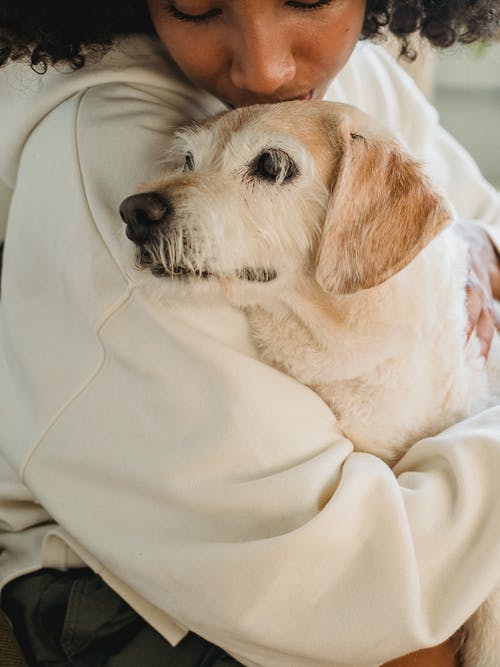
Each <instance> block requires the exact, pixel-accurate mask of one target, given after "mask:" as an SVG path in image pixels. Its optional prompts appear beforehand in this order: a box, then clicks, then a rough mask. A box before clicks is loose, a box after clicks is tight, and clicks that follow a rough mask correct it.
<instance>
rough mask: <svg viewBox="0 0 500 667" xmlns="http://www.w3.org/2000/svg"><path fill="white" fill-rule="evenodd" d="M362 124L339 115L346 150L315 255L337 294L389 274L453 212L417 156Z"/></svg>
mask: <svg viewBox="0 0 500 667" xmlns="http://www.w3.org/2000/svg"><path fill="white" fill-rule="evenodd" d="M357 126H358V124H357V123H356V124H355V123H354V122H353V120H352V119H351V118H349V117H348V116H345V117H343V119H342V121H341V122H340V123H338V121H337V122H336V123H335V127H334V134H335V137H334V138H333V139H332V140H333V141H334V143H335V147H334V148H335V151H334V152H335V153H337V154H338V150H339V141H340V144H341V151H342V156H341V157H340V163H339V165H338V168H337V173H336V178H333V179H332V180H333V181H334V182H333V184H332V188H331V194H330V202H329V206H328V210H327V214H326V220H325V225H324V228H323V234H322V238H321V241H320V246H319V250H318V255H317V259H316V261H317V263H316V280H317V282H318V283H319V285H320V286H321V287H322V288H323V289H324V290H326V291H330V292H334V293H336V294H352V293H354V292H357V291H358V290H361V289H367V288H369V287H374V286H375V285H378V284H380V283H382V282H384V281H385V280H387V279H388V278H390V277H391V276H392V275H394V274H395V273H397V272H398V271H400V270H401V269H402V268H403V267H405V266H406V265H407V264H409V263H410V262H411V261H412V259H414V258H415V257H416V256H417V254H418V253H419V252H420V251H421V250H422V249H423V248H424V247H425V246H426V245H427V244H428V243H429V242H430V241H431V240H432V239H433V238H434V237H435V236H436V235H437V234H438V233H439V231H441V229H443V228H444V227H445V226H446V224H447V223H448V222H449V220H450V216H451V214H450V212H449V210H448V209H447V207H446V205H445V203H444V201H443V199H442V198H441V197H440V196H439V194H438V193H437V192H436V191H435V190H434V189H433V188H432V186H431V184H430V182H429V180H428V178H427V177H426V176H425V175H424V173H423V171H422V168H421V167H420V165H419V164H418V162H417V161H416V160H414V159H412V158H411V157H410V156H409V155H408V154H407V153H405V152H404V150H403V149H402V147H401V146H400V145H399V144H398V143H397V142H396V141H395V140H393V139H392V138H389V137H388V136H382V135H379V134H378V133H377V132H373V131H371V130H370V129H368V131H364V130H366V128H361V129H359V130H358V129H357ZM332 129H333V128H332Z"/></svg>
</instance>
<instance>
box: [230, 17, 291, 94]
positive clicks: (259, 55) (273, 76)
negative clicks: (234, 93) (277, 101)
mask: <svg viewBox="0 0 500 667" xmlns="http://www.w3.org/2000/svg"><path fill="white" fill-rule="evenodd" d="M295 73H296V64H295V58H294V55H293V52H292V48H291V45H290V44H289V43H288V41H287V40H286V39H280V38H279V37H277V36H276V35H271V34H269V32H268V31H265V30H262V29H260V28H259V27H258V26H255V27H253V28H247V30H245V31H244V32H243V34H242V33H241V32H240V39H239V40H238V42H236V43H235V44H234V47H233V49H232V61H231V71H230V76H231V81H232V83H233V85H234V86H235V87H236V88H239V89H240V90H243V91H245V92H248V93H252V94H254V95H260V96H263V97H264V96H267V97H271V96H273V94H275V93H277V92H278V91H279V90H280V89H281V88H284V87H286V85H287V84H288V83H289V82H291V81H293V79H294V77H295Z"/></svg>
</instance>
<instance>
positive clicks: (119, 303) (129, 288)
mask: <svg viewBox="0 0 500 667" xmlns="http://www.w3.org/2000/svg"><path fill="white" fill-rule="evenodd" d="M88 91H89V88H88V87H87V88H86V89H85V90H83V91H82V92H81V94H80V99H79V101H78V105H77V109H76V112H75V118H74V143H75V152H76V161H77V168H78V172H79V175H80V184H81V192H82V196H83V199H84V204H85V205H86V207H87V211H88V213H89V217H90V219H91V221H92V224H93V226H94V228H95V230H96V232H97V234H98V236H99V238H100V239H101V242H102V244H103V246H104V248H105V249H106V252H107V253H108V255H109V257H110V259H111V260H112V262H113V263H114V265H115V266H116V268H117V270H118V271H119V272H120V274H121V275H122V277H123V280H124V282H125V284H126V290H125V293H124V294H122V295H121V296H120V298H118V300H115V301H114V302H113V303H112V305H111V306H110V307H109V308H108V309H107V312H105V314H104V316H103V317H102V318H101V322H100V324H99V325H98V326H97V328H96V330H95V338H96V339H97V342H98V345H99V347H100V354H101V359H100V360H99V362H98V363H97V366H96V367H95V368H94V370H93V371H92V372H91V373H90V375H89V376H88V377H87V378H86V379H85V380H84V381H83V382H82V383H81V384H80V386H79V387H78V388H77V389H76V390H75V391H74V392H73V393H72V394H71V395H70V397H69V398H68V399H67V400H66V401H64V402H63V404H62V405H61V406H60V407H59V409H58V410H56V411H55V413H54V414H53V416H52V417H51V418H50V419H49V421H48V424H47V426H46V427H45V429H44V430H43V431H42V433H41V435H40V436H39V438H38V439H37V440H36V441H35V442H34V444H33V446H32V447H31V449H30V450H29V452H28V453H27V454H26V456H25V458H24V461H23V463H22V465H21V467H20V471H19V476H20V479H21V481H22V482H23V483H24V484H27V482H26V473H27V468H28V466H29V464H30V462H31V460H32V458H33V457H34V455H35V454H36V452H37V450H38V448H39V447H40V445H41V444H42V442H43V441H44V439H45V437H46V436H47V434H48V433H49V432H50V431H51V430H52V428H53V427H54V426H55V425H56V424H57V422H58V421H59V419H60V418H61V417H62V415H63V414H64V413H65V412H66V410H67V409H68V408H69V407H70V406H71V405H72V403H73V402H74V401H76V400H77V398H78V397H79V396H80V395H81V394H83V392H84V391H85V390H86V389H87V388H88V387H89V386H90V385H91V384H92V382H93V381H94V380H95V379H96V378H97V376H98V375H99V373H100V372H101V370H102V369H103V367H104V365H105V363H106V361H107V359H108V353H107V350H106V346H105V345H104V343H103V341H102V337H101V334H102V331H103V329H104V328H105V326H106V325H107V324H108V322H109V321H110V320H111V319H112V317H113V316H114V315H115V314H116V313H117V312H118V311H119V310H120V309H121V308H122V307H123V306H124V305H125V304H126V303H127V302H128V301H130V299H131V298H132V296H133V294H134V291H135V287H134V286H133V285H132V283H131V281H130V279H129V277H128V276H127V275H126V273H124V271H123V270H122V269H121V267H120V265H119V264H118V262H117V260H116V258H115V256H114V255H113V253H112V252H111V249H110V248H109V246H108V244H107V243H106V241H105V239H104V237H103V236H102V234H101V232H100V230H99V227H98V226H97V224H96V220H95V216H94V213H93V211H92V207H91V206H90V202H89V197H88V193H87V189H86V187H85V180H84V178H83V171H82V163H81V159H80V151H79V142H78V120H79V113H80V107H81V104H82V101H83V99H84V97H85V95H86V94H87V92H88Z"/></svg>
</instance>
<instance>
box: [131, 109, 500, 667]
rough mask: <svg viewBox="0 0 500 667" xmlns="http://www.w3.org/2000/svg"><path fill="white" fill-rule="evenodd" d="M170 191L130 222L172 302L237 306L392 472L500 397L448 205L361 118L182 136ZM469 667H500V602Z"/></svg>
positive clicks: (321, 116)
mask: <svg viewBox="0 0 500 667" xmlns="http://www.w3.org/2000/svg"><path fill="white" fill-rule="evenodd" d="M166 174H167V175H166V176H164V177H163V178H161V180H159V181H158V182H156V183H152V184H149V185H147V186H146V187H144V188H143V189H142V191H141V192H139V193H138V194H135V195H132V196H130V197H127V198H126V199H125V200H124V201H123V202H122V204H121V207H120V214H121V217H122V219H123V221H124V222H125V224H126V235H127V237H128V239H130V240H131V241H132V242H133V243H134V244H135V248H136V251H135V252H136V258H135V259H136V265H137V267H138V268H140V269H147V270H149V272H150V273H149V274H148V275H151V274H153V275H154V276H156V277H158V278H161V279H162V281H161V283H158V285H159V289H160V290H161V291H162V293H164V294H165V295H167V298H170V299H174V300H176V299H183V298H185V297H191V298H201V299H207V298H209V297H210V298H220V299H227V300H229V301H230V303H232V304H233V305H235V306H237V307H238V308H242V309H243V310H244V311H245V313H246V314H247V316H248V319H249V323H250V327H251V331H252V334H253V337H254V340H255V342H256V345H257V348H258V350H259V353H260V355H261V357H262V359H263V360H264V361H266V362H267V363H269V364H271V365H273V366H275V367H276V368H278V369H279V370H281V371H283V372H285V373H287V374H289V375H291V376H293V377H294V378H296V379H297V380H299V381H300V382H302V383H304V384H306V385H308V386H309V387H310V388H312V389H313V390H314V391H315V392H316V393H317V394H319V395H320V396H321V398H322V399H323V400H324V401H325V402H326V403H327V404H328V406H329V407H330V408H331V410H332V411H333V413H334V414H335V416H336V418H337V419H338V422H339V424H340V427H341V428H342V430H343V432H344V433H345V434H346V436H347V437H348V438H349V439H350V440H351V441H352V442H353V444H354V446H355V448H356V449H358V450H361V451H366V452H371V453H373V454H375V455H376V456H378V457H380V458H382V459H383V460H385V461H386V462H387V463H388V464H389V465H391V466H392V465H393V464H394V463H395V462H396V461H397V460H399V458H400V457H401V456H402V455H403V454H404V452H405V451H407V449H408V448H409V447H410V446H411V445H412V444H413V443H415V442H416V441H417V440H419V439H421V438H423V437H425V436H430V435H433V434H436V433H438V432H440V431H442V430H443V429H444V428H446V427H447V426H449V425H451V424H453V423H455V422H457V421H459V420H461V419H463V418H465V417H467V416H469V415H472V414H474V413H476V412H478V411H480V410H481V409H484V408H486V407H488V406H490V405H493V404H495V403H497V402H498V401H499V398H500V345H499V342H498V339H497V338H496V337H495V339H494V341H493V344H492V348H491V352H490V357H489V362H488V365H487V366H486V364H485V362H484V359H483V358H482V357H481V354H480V344H479V341H478V340H477V338H476V337H475V335H474V334H473V335H472V336H471V338H470V339H469V340H468V341H467V339H466V333H465V332H466V329H467V312H466V307H465V301H466V299H465V286H466V281H467V276H468V261H467V247H466V245H465V242H464V241H463V240H462V239H461V237H460V236H459V235H458V234H457V231H456V225H455V223H454V215H453V212H452V211H451V209H450V207H449V205H448V204H447V202H446V200H445V198H444V197H443V196H442V195H441V194H440V192H439V191H438V190H437V189H436V187H435V186H433V184H432V183H431V181H430V180H429V178H428V177H427V176H426V174H425V172H424V169H423V167H422V165H421V164H420V163H419V162H418V161H417V160H415V159H414V158H413V157H412V156H411V155H410V154H409V153H408V152H407V151H406V150H405V149H404V147H403V146H402V144H401V143H400V142H399V141H398V140H397V139H396V138H395V137H394V136H392V135H391V134H390V133H389V132H388V131H387V130H386V129H385V128H383V127H382V126H381V125H379V124H378V123H376V122H375V120H374V119H372V118H370V117H368V116H367V115H365V114H364V113H362V112H361V111H359V110H358V109H356V108H354V107H351V106H349V105H344V104H337V103H330V102H312V101H311V102H307V103H303V102H297V101H296V102H284V103H281V104H276V105H261V106H254V107H247V108H241V109H236V110H233V111H230V112H227V113H223V114H219V115H218V116H215V117H213V118H211V119H209V120H207V121H205V122H204V123H201V124H197V125H194V126H191V127H188V128H185V129H183V130H181V131H180V132H179V133H178V134H177V136H176V140H175V142H174V145H173V147H172V150H171V152H170V154H169V158H168V164H167V166H166ZM461 636H462V638H464V637H465V641H463V642H462V644H463V646H462V648H461V652H462V657H463V661H464V665H465V667H498V665H500V594H498V595H496V596H493V597H492V598H491V600H489V601H488V602H487V603H485V604H484V605H483V606H482V607H481V608H480V609H479V610H478V612H476V613H475V614H474V615H473V616H472V617H471V619H470V620H469V621H468V622H467V623H466V625H465V626H464V630H463V631H462V632H461Z"/></svg>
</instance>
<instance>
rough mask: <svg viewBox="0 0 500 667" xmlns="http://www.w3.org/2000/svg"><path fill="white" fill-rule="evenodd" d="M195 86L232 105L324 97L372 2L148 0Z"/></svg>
mask: <svg viewBox="0 0 500 667" xmlns="http://www.w3.org/2000/svg"><path fill="white" fill-rule="evenodd" d="M147 3H148V7H149V11H150V14H151V18H152V20H153V23H154V25H155V28H156V31H157V32H158V35H159V37H160V39H161V41H162V42H163V44H164V45H165V47H166V49H167V51H168V52H169V53H170V55H171V57H172V58H173V59H174V60H175V61H176V63H177V64H178V65H179V67H180V68H181V69H182V70H183V72H184V73H185V74H186V75H187V76H188V78H189V79H191V81H193V83H195V84H197V85H198V86H200V87H201V88H203V89H205V90H207V91H208V92H210V93H212V94H213V95H215V96H216V97H218V98H219V99H220V100H222V101H223V102H225V103H226V104H227V105H229V106H234V107H237V106H246V105H249V104H259V103H268V102H281V101H283V100H291V99H321V98H322V97H323V95H324V94H325V92H326V89H327V88H328V85H329V83H330V82H331V81H332V79H333V78H334V77H335V76H336V75H337V74H338V72H339V71H340V70H341V69H342V67H343V66H344V65H345V63H346V62H347V60H348V58H349V56H350V55H351V53H352V51H353V49H354V46H355V45H356V42H357V40H358V38H359V35H360V32H361V28H362V25H363V18H364V13H365V3H366V0H301V1H300V2H296V1H295V0H147Z"/></svg>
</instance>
